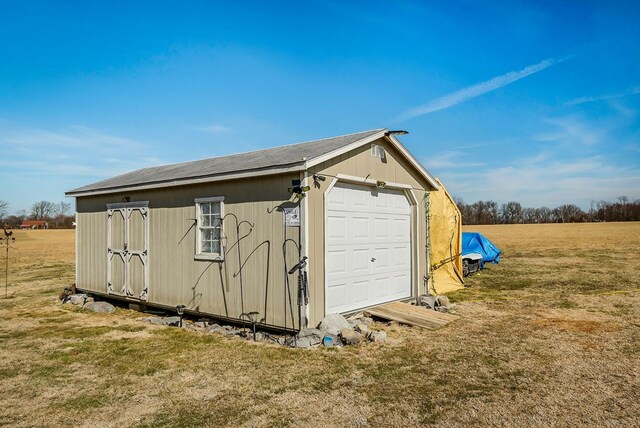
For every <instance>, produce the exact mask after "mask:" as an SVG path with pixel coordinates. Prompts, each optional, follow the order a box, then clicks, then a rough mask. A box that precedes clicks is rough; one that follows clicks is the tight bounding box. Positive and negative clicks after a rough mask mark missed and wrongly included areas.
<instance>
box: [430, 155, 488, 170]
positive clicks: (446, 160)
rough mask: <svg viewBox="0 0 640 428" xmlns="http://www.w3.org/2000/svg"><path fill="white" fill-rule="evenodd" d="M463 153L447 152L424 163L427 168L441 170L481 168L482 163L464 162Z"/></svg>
mask: <svg viewBox="0 0 640 428" xmlns="http://www.w3.org/2000/svg"><path fill="white" fill-rule="evenodd" d="M465 159H466V156H465V152H462V151H447V152H443V153H441V154H439V155H436V156H433V157H430V158H428V159H427V160H426V161H425V162H423V163H424V165H427V166H428V167H429V168H434V169H443V168H468V167H478V166H483V165H484V163H482V162H469V161H465Z"/></svg>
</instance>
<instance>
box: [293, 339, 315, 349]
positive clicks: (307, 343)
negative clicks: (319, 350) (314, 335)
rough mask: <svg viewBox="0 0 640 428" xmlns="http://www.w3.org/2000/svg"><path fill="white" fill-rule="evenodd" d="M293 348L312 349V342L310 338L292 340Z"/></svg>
mask: <svg viewBox="0 0 640 428" xmlns="http://www.w3.org/2000/svg"><path fill="white" fill-rule="evenodd" d="M291 346H293V347H295V348H311V340H309V338H308V337H301V338H300V339H298V338H296V340H291Z"/></svg>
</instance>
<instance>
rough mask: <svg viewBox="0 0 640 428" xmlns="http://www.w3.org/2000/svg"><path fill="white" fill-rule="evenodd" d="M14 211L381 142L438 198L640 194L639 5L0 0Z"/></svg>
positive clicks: (1, 99)
mask: <svg viewBox="0 0 640 428" xmlns="http://www.w3.org/2000/svg"><path fill="white" fill-rule="evenodd" d="M0 8H1V9H0V10H1V13H0V150H1V151H2V157H0V183H1V186H0V199H4V200H7V201H9V202H10V204H11V207H10V211H11V212H16V211H18V210H20V209H27V210H28V209H29V208H30V206H31V205H32V203H33V202H35V201H38V200H43V199H45V200H51V201H60V200H62V199H63V198H64V191H65V190H70V189H72V188H75V187H79V186H81V185H84V184H88V183H91V182H94V181H98V180H101V179H104V178H107V177H110V176H113V175H116V174H119V173H123V172H127V171H130V170H134V169H138V168H143V167H147V166H152V165H158V164H165V163H173V162H180V161H186V160H192V159H200V158H205V157H212V156H219V155H225V154H229V153H234V152H241V151H249V150H255V149H260V148H266V147H271V146H276V145H283V144H288V143H294V142H298V141H307V140H311V139H316V138H322V137H328V136H333V135H340V134H346V133H352V132H357V131H361V130H366V129H372V128H379V127H388V128H393V129H406V130H409V131H410V134H409V135H406V136H403V137H402V141H403V143H405V145H406V146H407V147H408V148H409V150H410V151H411V152H412V153H413V154H414V155H415V156H416V157H417V158H418V159H419V160H420V161H421V162H422V163H423V164H424V165H425V166H426V167H427V168H428V169H429V170H430V171H431V172H432V173H433V174H434V175H436V176H438V177H439V178H440V179H441V180H442V181H443V182H444V183H445V185H446V186H447V187H448V189H449V190H450V192H451V193H452V194H454V195H455V196H459V197H461V198H463V199H464V200H465V201H467V202H474V201H476V200H479V199H483V200H487V199H493V200H496V201H498V202H500V203H503V202H507V201H510V200H516V201H520V202H521V203H523V204H524V205H526V206H542V205H547V206H551V207H553V206H556V205H559V204H562V203H575V204H578V205H580V206H581V207H583V208H585V209H588V208H589V204H590V201H592V200H602V199H606V200H614V199H615V198H616V197H617V196H620V195H625V196H628V197H629V198H631V199H636V198H640V116H639V113H640V25H638V22H640V13H639V12H640V3H637V2H632V1H630V2H622V1H619V2H616V1H609V2H604V1H603V2H588V1H576V2H539V1H536V2H515V1H508V2H494V1H486V2H472V1H450V2H449V1H448V2H435V1H434V2H426V1H425V2H420V1H399V2H393V1H380V2H375V1H361V2H360V1H356V2H334V1H317V2H315V1H309V2H284V1H283V2H219V3H216V2H189V1H182V2H99V1H96V2H63V1H56V2H21V1H1V0H0Z"/></svg>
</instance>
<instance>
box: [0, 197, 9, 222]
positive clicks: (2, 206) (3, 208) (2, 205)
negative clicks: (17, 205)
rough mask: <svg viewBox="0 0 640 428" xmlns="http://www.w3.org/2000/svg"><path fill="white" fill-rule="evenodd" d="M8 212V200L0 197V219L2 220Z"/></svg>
mask: <svg viewBox="0 0 640 428" xmlns="http://www.w3.org/2000/svg"><path fill="white" fill-rule="evenodd" d="M8 212H9V202H7V201H3V200H2V199H0V220H2V219H3V218H4V217H5V216H6V215H7V213H8Z"/></svg>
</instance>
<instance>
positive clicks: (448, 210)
mask: <svg viewBox="0 0 640 428" xmlns="http://www.w3.org/2000/svg"><path fill="white" fill-rule="evenodd" d="M436 181H437V182H438V184H439V185H440V190H438V191H435V192H430V193H429V205H430V207H429V208H430V209H429V211H430V213H429V214H430V216H429V231H430V241H431V251H430V259H431V260H430V264H431V274H432V276H431V278H430V279H429V292H430V294H442V293H447V292H449V291H454V290H459V289H461V288H462V287H463V280H462V216H461V215H460V210H458V207H457V206H456V204H455V203H454V202H453V198H451V195H449V192H447V189H446V188H445V187H444V185H443V184H442V183H441V182H440V180H438V179H437V178H436Z"/></svg>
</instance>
